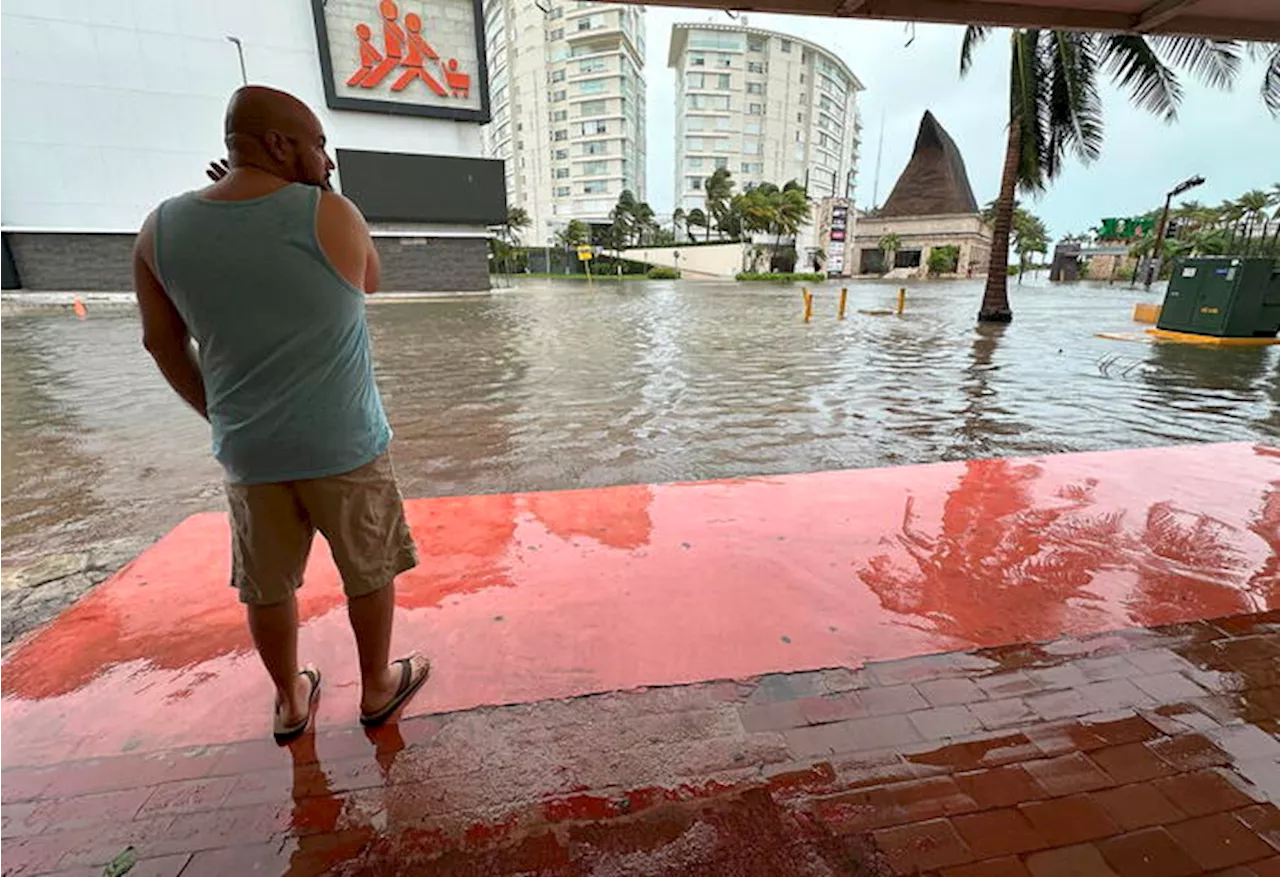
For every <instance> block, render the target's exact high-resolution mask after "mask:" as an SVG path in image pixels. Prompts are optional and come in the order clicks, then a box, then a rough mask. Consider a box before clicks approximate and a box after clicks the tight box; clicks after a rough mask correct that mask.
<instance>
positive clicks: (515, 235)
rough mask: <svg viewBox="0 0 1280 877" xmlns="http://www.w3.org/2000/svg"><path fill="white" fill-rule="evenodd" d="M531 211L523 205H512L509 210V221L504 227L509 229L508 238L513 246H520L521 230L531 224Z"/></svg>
mask: <svg viewBox="0 0 1280 877" xmlns="http://www.w3.org/2000/svg"><path fill="white" fill-rule="evenodd" d="M531 224H532V223H531V221H530V219H529V211H527V210H525V209H524V208H523V207H512V208H511V209H510V210H508V211H507V221H506V222H505V223H504V224H503V227H504V228H505V229H506V231H507V240H508V241H509V242H510V244H511V245H512V246H513V247H518V246H520V232H522V231H524V230H525V229H526V228H528V227H529V226H530V225H531Z"/></svg>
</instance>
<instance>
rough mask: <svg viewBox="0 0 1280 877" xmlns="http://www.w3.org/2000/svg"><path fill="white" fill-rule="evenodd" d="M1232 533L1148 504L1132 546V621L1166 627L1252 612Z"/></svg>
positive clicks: (1167, 505)
mask: <svg viewBox="0 0 1280 877" xmlns="http://www.w3.org/2000/svg"><path fill="white" fill-rule="evenodd" d="M1233 529H1234V528H1232V527H1231V526H1230V525H1229V524H1226V523H1223V522H1222V521H1219V520H1217V519H1216V518H1212V517H1210V516H1209V515H1205V514H1193V513H1191V512H1186V511H1183V510H1181V509H1179V508H1177V507H1176V506H1175V505H1174V504H1173V503H1172V502H1171V501H1168V500H1166V501H1164V502H1158V503H1155V504H1154V505H1152V506H1151V507H1150V508H1149V509H1148V510H1147V518H1146V521H1145V523H1144V526H1143V528H1142V532H1141V533H1139V534H1138V536H1137V539H1136V544H1135V546H1134V547H1135V562H1136V565H1137V567H1138V582H1137V587H1136V588H1135V589H1134V593H1133V594H1132V595H1131V596H1130V598H1129V612H1130V615H1131V617H1132V618H1133V620H1134V621H1136V622H1138V623H1140V624H1167V623H1170V622H1173V621H1181V620H1184V619H1186V618H1188V617H1195V618H1216V617H1220V616H1223V615H1231V614H1234V613H1237V612H1248V611H1251V609H1252V607H1251V606H1250V605H1249V598H1248V593H1247V591H1246V590H1244V589H1242V588H1241V581H1240V572H1241V570H1242V569H1243V567H1244V564H1245V560H1244V557H1243V555H1242V554H1241V553H1240V551H1239V550H1238V549H1237V548H1236V547H1235V546H1234V545H1233V544H1232V534H1233Z"/></svg>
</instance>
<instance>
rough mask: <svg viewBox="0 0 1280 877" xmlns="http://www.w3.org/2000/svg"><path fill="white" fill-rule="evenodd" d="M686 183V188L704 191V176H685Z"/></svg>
mask: <svg viewBox="0 0 1280 877" xmlns="http://www.w3.org/2000/svg"><path fill="white" fill-rule="evenodd" d="M684 185H685V188H686V189H693V190H695V191H698V192H701V191H702V177H685V178H684Z"/></svg>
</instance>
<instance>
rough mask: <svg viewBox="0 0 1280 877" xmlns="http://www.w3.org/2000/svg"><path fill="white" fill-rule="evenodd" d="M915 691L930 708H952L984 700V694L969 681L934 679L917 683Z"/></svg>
mask: <svg viewBox="0 0 1280 877" xmlns="http://www.w3.org/2000/svg"><path fill="white" fill-rule="evenodd" d="M916 690H917V691H919V692H920V694H921V695H923V697H924V699H925V700H927V701H929V703H930V704H931V705H932V706H952V705H954V704H965V703H973V702H974V701H978V700H986V697H987V695H986V693H985V692H983V690H982V689H981V688H979V687H978V686H977V684H976V683H975V682H974V681H973V680H971V679H934V680H932V681H928V682H917V683H916Z"/></svg>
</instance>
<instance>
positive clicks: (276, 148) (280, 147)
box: [262, 131, 292, 163]
mask: <svg viewBox="0 0 1280 877" xmlns="http://www.w3.org/2000/svg"><path fill="white" fill-rule="evenodd" d="M262 143H263V145H264V146H265V147H266V148H267V154H268V155H270V156H271V157H272V158H273V159H275V160H276V161H278V162H281V163H287V162H288V161H289V152H290V149H291V148H292V144H291V143H290V142H289V138H288V137H286V136H285V135H284V134H282V133H280V132H279V131H267V132H266V134H264V135H263V137H262Z"/></svg>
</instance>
